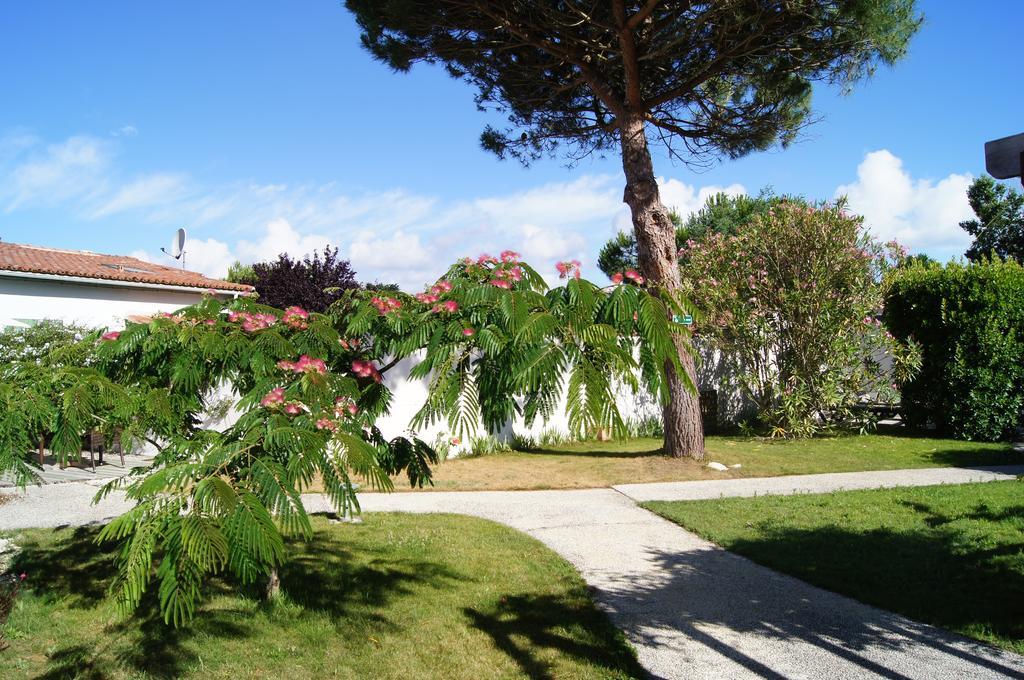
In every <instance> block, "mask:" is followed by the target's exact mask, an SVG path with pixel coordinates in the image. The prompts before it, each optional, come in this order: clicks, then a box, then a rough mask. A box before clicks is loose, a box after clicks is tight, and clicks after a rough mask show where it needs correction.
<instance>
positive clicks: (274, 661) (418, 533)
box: [0, 513, 642, 680]
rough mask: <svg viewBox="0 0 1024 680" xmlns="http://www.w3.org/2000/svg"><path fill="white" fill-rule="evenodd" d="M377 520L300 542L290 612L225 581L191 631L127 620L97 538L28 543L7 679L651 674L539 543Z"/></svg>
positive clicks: (145, 619) (87, 532)
mask: <svg viewBox="0 0 1024 680" xmlns="http://www.w3.org/2000/svg"><path fill="white" fill-rule="evenodd" d="M364 519H365V523H364V524H361V525H349V524H334V525H331V524H328V523H327V522H326V521H325V520H323V519H322V518H317V519H316V524H315V528H316V535H315V538H314V540H313V541H311V542H309V543H298V542H296V543H293V544H292V545H291V551H292V558H293V559H292V561H291V562H290V563H289V565H288V566H287V567H286V568H284V569H283V570H282V573H281V577H282V596H281V597H280V598H279V599H278V600H277V601H275V602H274V603H272V604H267V603H264V602H262V601H261V600H260V599H259V598H258V597H256V596H255V595H254V594H255V592H256V591H255V589H253V590H252V592H249V593H244V592H243V593H241V594H240V593H239V592H238V589H237V588H235V587H234V586H232V585H231V584H229V583H225V582H217V583H215V584H214V586H213V587H212V588H211V592H210V593H209V595H210V596H209V597H208V598H207V599H206V600H205V601H204V604H203V606H202V607H201V611H200V612H199V615H198V617H197V619H196V620H195V622H194V623H193V625H191V626H190V627H187V628H182V629H178V630H174V629H170V628H167V627H165V626H164V625H163V624H162V622H160V621H159V619H158V617H157V616H155V615H154V612H153V610H152V607H153V604H154V602H153V600H154V599H155V598H152V597H150V598H149V599H148V600H147V601H146V603H145V606H144V608H143V610H142V612H141V613H140V614H139V615H137V616H135V617H133V618H130V619H127V620H121V619H119V618H118V617H117V615H116V613H115V608H114V607H113V605H112V603H111V602H110V601H109V599H108V598H106V597H105V593H106V589H107V587H108V585H109V583H110V581H111V578H112V576H113V574H114V571H115V569H114V564H113V559H112V555H113V553H112V551H110V550H102V549H99V548H97V547H96V546H95V545H94V544H93V542H92V541H93V539H94V537H95V534H96V529H93V528H83V529H78V530H75V531H71V530H62V531H26V532H22V533H20V534H17V535H16V541H17V542H18V543H19V544H20V545H21V546H22V547H23V552H22V553H21V555H20V556H19V561H18V563H17V564H16V565H15V567H14V568H15V569H16V570H19V571H25V572H27V573H28V574H29V579H28V581H27V583H28V584H29V586H30V589H29V590H28V591H27V592H25V593H24V594H23V596H22V597H21V598H20V600H19V601H18V604H17V606H16V609H15V611H14V612H13V614H12V615H11V619H10V621H9V624H8V627H7V633H8V638H9V639H10V640H11V647H10V648H9V649H8V650H6V651H5V652H0V677H2V678H5V679H13V678H23V677H38V678H64V677H69V678H70V677H75V678H111V679H114V678H178V677H201V678H204V679H206V678H232V679H238V678H280V677H291V678H312V677H317V678H319V677H323V678H364V677H372V678H402V679H403V680H407V679H409V678H417V679H419V678H428V679H429V678H485V677H486V678H517V677H544V678H546V677H552V678H553V677H558V678H627V677H642V669H641V668H640V667H639V666H638V664H637V662H636V659H635V657H634V655H633V652H632V650H631V649H630V648H629V647H628V646H627V645H626V643H625V641H624V638H623V637H622V635H621V633H619V632H618V631H617V630H616V629H614V628H613V627H612V626H611V624H610V623H609V622H608V620H607V619H606V617H605V616H604V615H603V614H602V613H600V612H599V611H598V610H597V609H596V608H595V606H594V604H593V602H592V600H591V598H590V596H589V593H588V591H587V589H586V586H585V584H584V583H583V581H582V580H581V579H580V577H579V575H578V574H577V573H576V572H575V571H574V570H573V568H572V567H571V566H570V565H569V564H568V563H567V562H565V561H564V560H562V559H561V558H560V557H558V556H557V555H555V554H554V553H553V552H551V551H550V550H549V549H548V548H546V547H544V546H543V545H542V544H541V543H539V542H538V541H536V540H534V539H532V538H530V537H528V536H526V535H524V534H521V533H519V532H516V531H514V530H512V529H509V528H507V527H504V526H501V525H498V524H495V523H492V522H488V521H485V520H481V519H476V518H470V517H463V516H454V515H405V514H377V513H373V514H370V515H367V516H365V518H364ZM152 590H155V587H154V588H152ZM150 595H152V593H150Z"/></svg>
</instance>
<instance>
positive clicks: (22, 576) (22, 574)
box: [18, 572, 28, 581]
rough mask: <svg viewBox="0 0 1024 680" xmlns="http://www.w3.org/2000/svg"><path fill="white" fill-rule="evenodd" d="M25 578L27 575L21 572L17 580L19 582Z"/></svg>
mask: <svg viewBox="0 0 1024 680" xmlns="http://www.w3.org/2000/svg"><path fill="white" fill-rule="evenodd" d="M27 578H28V574H26V573H25V572H21V575H20V576H19V577H18V579H19V580H21V581H24V580H25V579H27Z"/></svg>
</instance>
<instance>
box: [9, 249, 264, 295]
mask: <svg viewBox="0 0 1024 680" xmlns="http://www.w3.org/2000/svg"><path fill="white" fill-rule="evenodd" d="M0 271H14V272H31V273H35V274H53V275H56V276H77V277H81V278H86V279H101V280H106V281H130V282H135V283H149V284H159V285H165V286H182V287H184V288H202V289H207V288H216V289H217V290H232V291H238V292H245V293H248V292H252V290H253V288H252V286H246V285H243V284H240V283H230V282H228V281H221V280H219V279H211V278H209V277H206V276H203V275H202V274H198V273H196V272H190V271H184V270H182V269H177V268H175V267H167V266H164V265H160V264H153V263H152V262H145V261H144V260H140V259H138V258H134V257H127V256H125V255H103V254H100V253H92V252H89V251H87V250H60V249H57V248H45V247H42V246H29V245H21V244H17V243H5V242H3V241H0Z"/></svg>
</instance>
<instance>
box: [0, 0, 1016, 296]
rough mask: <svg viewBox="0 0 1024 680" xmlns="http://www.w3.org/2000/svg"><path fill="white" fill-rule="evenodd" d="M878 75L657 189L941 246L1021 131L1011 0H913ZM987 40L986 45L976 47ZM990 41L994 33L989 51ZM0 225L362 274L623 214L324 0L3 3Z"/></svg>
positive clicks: (824, 94) (560, 240)
mask: <svg viewBox="0 0 1024 680" xmlns="http://www.w3.org/2000/svg"><path fill="white" fill-rule="evenodd" d="M921 7H922V9H923V10H924V12H925V14H926V17H927V19H926V24H925V26H924V28H923V29H922V30H921V32H920V33H919V34H918V36H917V37H916V38H915V40H914V42H913V43H912V45H911V48H910V55H909V57H908V58H907V59H906V60H905V61H903V62H902V63H900V64H899V65H898V66H897V67H896V68H895V69H893V70H888V69H883V70H881V71H880V72H879V73H878V74H877V76H876V77H875V78H874V79H873V80H872V81H870V82H868V83H866V84H863V85H862V86H861V87H860V88H858V90H857V91H856V92H854V93H853V94H852V95H849V96H840V95H838V94H837V93H836V92H834V91H830V90H828V89H827V88H820V89H819V90H817V91H816V94H815V102H816V108H817V110H818V112H819V113H820V114H822V116H823V121H822V122H820V123H818V124H817V125H815V126H814V127H812V128H811V129H810V130H809V131H808V133H807V135H806V136H805V138H804V139H803V140H802V141H801V142H800V143H798V144H797V145H795V146H794V147H791V148H790V149H787V150H781V151H773V152H769V153H764V154H758V155H755V156H751V157H748V158H745V159H741V160H739V161H731V162H722V163H719V164H716V165H715V166H714V167H713V168H711V169H709V170H707V171H705V172H701V173H695V172H693V171H691V170H690V169H688V168H687V167H685V166H683V165H681V164H673V163H671V162H670V161H669V160H668V159H667V158H666V157H664V156H659V157H657V158H656V159H655V167H656V169H657V172H658V174H659V176H661V177H662V182H663V193H664V198H665V201H666V203H669V204H671V205H675V206H676V207H678V208H680V209H681V210H683V211H684V212H686V211H688V210H691V209H694V208H696V207H698V206H699V204H700V203H701V201H702V200H703V198H704V196H706V195H707V193H709V192H710V191H714V190H717V189H728V190H730V191H748V192H756V191H757V190H758V189H759V188H760V187H762V186H765V185H772V186H773V187H775V188H776V189H777V190H778V191H781V192H787V193H800V194H804V195H807V196H809V197H814V198H831V197H833V196H835V195H836V194H837V192H841V193H846V194H849V195H850V198H851V202H852V204H853V207H854V208H855V209H857V210H858V211H860V212H862V213H863V214H864V215H865V216H866V220H867V223H868V224H869V226H870V227H871V228H872V229H873V230H874V231H875V232H876V233H877V234H879V235H880V236H883V237H886V238H888V237H891V236H896V237H899V238H900V239H901V240H903V241H904V242H905V243H906V244H907V245H908V246H910V247H911V249H913V250H916V251H923V252H929V253H930V254H932V255H935V256H938V257H941V258H947V257H949V256H953V255H957V254H959V253H962V252H963V250H964V248H965V247H966V245H967V243H968V241H967V239H966V238H965V235H964V234H963V233H962V232H961V231H960V230H959V229H958V227H957V226H956V224H957V222H958V221H959V220H960V219H963V218H964V217H966V216H967V215H968V214H969V210H968V208H967V206H966V199H965V198H964V196H963V191H964V189H965V188H966V186H967V184H968V183H969V182H970V178H971V177H973V176H977V175H978V174H979V173H981V172H982V171H983V170H984V160H983V153H982V143H983V142H984V141H985V140H988V139H992V138H995V137H1001V136H1004V135H1009V134H1014V133H1017V132H1021V131H1024V130H1022V128H1024V122H1022V119H1021V115H1020V112H1021V111H1022V110H1024V92H1022V90H1021V88H1020V83H1021V78H1020V75H1019V73H1020V68H1019V66H1017V65H1016V62H1017V61H1018V56H1017V55H1016V54H1015V53H1014V52H1015V50H1009V49H1006V46H1013V45H1016V44H1017V43H1018V42H1019V40H1020V37H1019V30H1020V26H1022V25H1024V3H1021V2H1019V0H986V1H985V2H981V3H961V2H948V1H944V0H931V1H924V2H922V3H921ZM994 46H995V47H994ZM998 46H1002V47H1003V49H1000V47H998ZM0 63H2V64H3V66H4V67H3V69H2V70H0V102H2V105H0V238H3V239H4V240H7V241H14V242H21V243H35V244H40V245H48V246H54V247H64V248H83V249H89V250H95V251H100V252H112V253H138V254H141V255H145V256H146V257H149V258H153V259H156V260H158V261H159V258H160V257H161V255H160V252H159V248H160V246H161V245H164V244H165V243H166V242H168V241H169V238H170V234H171V233H172V231H173V230H174V229H175V228H177V227H179V226H185V227H187V228H188V229H189V233H190V237H191V239H192V246H191V254H190V255H189V257H190V258H191V259H190V262H189V264H190V268H193V267H195V268H199V269H202V270H204V271H207V272H208V273H213V274H222V273H223V270H224V269H225V268H226V266H227V263H229V262H230V261H231V260H233V259H234V258H236V257H237V258H241V259H243V260H252V259H264V258H268V259H269V258H272V257H274V256H275V255H276V253H277V252H279V251H281V250H288V251H289V252H292V253H294V254H299V255H301V254H302V253H304V252H306V251H309V250H312V249H313V248H319V247H322V246H323V244H325V243H331V244H334V245H337V246H339V247H340V248H341V250H342V253H343V254H344V255H345V256H347V257H350V258H351V259H352V261H353V264H354V266H355V267H356V269H357V270H358V271H359V273H360V275H361V277H362V278H364V279H366V280H370V279H381V280H385V279H386V280H396V281H400V282H401V283H403V284H404V285H406V286H410V287H413V286H417V285H419V284H421V283H423V282H425V281H427V280H430V279H432V278H433V277H434V276H436V275H437V274H439V273H440V272H442V271H443V270H444V269H445V266H446V264H447V263H448V262H449V261H451V260H452V259H454V258H455V257H456V256H461V255H464V254H470V255H476V254H478V253H479V252H480V251H481V250H487V249H491V250H499V249H503V248H506V247H509V248H514V249H517V250H520V251H522V252H524V254H525V255H527V256H528V257H530V258H531V259H533V260H536V261H539V262H540V263H541V264H542V265H543V266H549V265H550V264H551V263H553V261H554V260H556V259H563V258H578V259H581V260H583V261H584V264H585V268H586V267H587V266H589V268H590V273H592V274H594V275H595V276H596V275H597V273H596V271H595V270H594V269H593V262H594V259H595V254H596V251H597V249H598V248H599V247H600V245H601V243H603V242H604V241H605V240H606V239H607V238H608V237H609V236H610V235H611V234H613V233H614V231H615V230H616V229H617V228H620V227H623V226H625V225H626V215H625V211H624V207H623V206H622V205H621V195H622V182H623V180H622V175H621V169H620V166H619V161H618V159H617V158H615V157H610V158H607V159H592V160H587V161H585V162H583V163H581V164H579V165H577V166H575V167H573V168H566V167H565V165H564V163H563V162H562V161H560V160H550V161H547V160H546V161H542V162H539V163H537V164H535V165H533V166H532V167H530V168H528V169H524V168H522V167H520V166H519V165H517V164H515V163H513V162H508V161H504V162H502V161H498V160H497V159H495V158H494V157H493V156H490V155H488V154H486V153H485V152H483V151H482V150H480V148H479V145H478V135H479V132H480V130H481V129H482V127H483V126H484V125H485V124H486V123H487V122H488V116H486V115H483V114H480V113H479V112H477V111H476V109H475V107H474V105H473V102H472V91H471V90H470V89H469V88H468V87H467V86H465V85H463V84H461V83H458V82H455V81H452V80H450V79H449V78H447V76H445V75H444V74H443V72H441V70H440V69H437V68H431V67H419V68H416V69H414V70H413V72H412V73H411V74H394V73H392V72H390V71H389V70H388V69H387V68H386V67H384V66H383V65H381V64H378V63H376V62H373V61H372V60H371V59H370V58H369V56H368V55H367V54H366V53H365V52H363V51H362V49H361V48H360V47H359V41H358V33H357V30H356V27H355V23H354V21H353V20H352V18H351V16H350V15H349V14H348V13H347V12H346V10H345V9H344V8H343V6H342V5H341V3H340V2H338V1H337V0H305V1H304V2H291V3H284V2H280V1H270V0H247V1H246V2H240V1H236V0H219V1H218V2H176V3H170V2H146V3H139V2H127V1H125V2H115V1H113V0H107V1H106V2H103V3H82V2H73V1H72V0H62V1H57V0H36V1H35V2H31V3H27V2H23V3H3V7H2V8H0Z"/></svg>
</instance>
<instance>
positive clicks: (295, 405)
mask: <svg viewBox="0 0 1024 680" xmlns="http://www.w3.org/2000/svg"><path fill="white" fill-rule="evenodd" d="M284 412H285V413H287V414H288V415H290V416H297V415H299V414H300V413H302V404H300V403H299V402H297V401H289V402H288V403H287V404H285V405H284Z"/></svg>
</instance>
